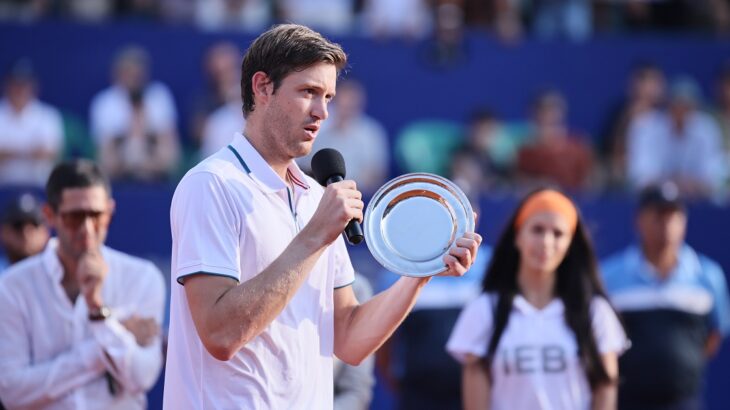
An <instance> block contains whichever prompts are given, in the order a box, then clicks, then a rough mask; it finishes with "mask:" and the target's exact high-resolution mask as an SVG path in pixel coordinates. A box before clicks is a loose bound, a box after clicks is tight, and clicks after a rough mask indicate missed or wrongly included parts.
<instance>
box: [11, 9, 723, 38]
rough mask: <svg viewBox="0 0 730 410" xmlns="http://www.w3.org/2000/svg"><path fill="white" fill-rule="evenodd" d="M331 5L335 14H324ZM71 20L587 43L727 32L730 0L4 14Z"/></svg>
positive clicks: (18, 17) (21, 11)
mask: <svg viewBox="0 0 730 410" xmlns="http://www.w3.org/2000/svg"><path fill="white" fill-rule="evenodd" d="M322 10H327V12H322ZM57 17H60V18H68V19H73V20H78V21H82V22H87V23H101V22H109V21H118V20H127V21H129V20H133V21H154V22H159V23H165V24H193V25H196V26H198V27H200V28H202V29H205V30H246V31H260V30H262V29H264V28H266V27H267V26H269V25H270V24H271V23H273V22H280V21H296V22H299V23H302V24H306V25H308V26H311V27H314V28H317V29H320V30H324V31H326V32H329V33H333V34H363V35H367V36H375V37H404V38H418V37H423V36H427V35H429V34H431V33H433V32H438V31H440V30H446V31H449V30H453V29H454V28H455V27H457V26H458V27H469V28H475V29H481V30H489V31H492V32H494V33H495V34H496V35H497V36H498V37H499V38H501V39H503V40H505V41H510V42H511V41H516V40H519V39H520V38H522V37H523V36H524V35H525V34H534V35H536V36H538V37H541V38H554V37H564V38H569V39H572V40H583V39H585V38H588V37H589V36H591V35H592V34H593V33H595V32H598V33H602V32H609V33H610V32H617V31H640V30H646V29H665V30H666V29H669V30H676V29H687V30H696V31H704V32H709V33H727V32H728V30H729V29H730V5H729V4H728V2H727V1H725V0H695V1H692V0H663V1H652V0H633V1H622V0H558V1H556V0H491V1H478V0H403V1H388V0H193V1H187V0H32V1H19V0H15V1H13V0H6V1H3V2H1V3H0V18H5V19H12V20H21V21H29V22H30V21H37V20H39V19H44V18H57Z"/></svg>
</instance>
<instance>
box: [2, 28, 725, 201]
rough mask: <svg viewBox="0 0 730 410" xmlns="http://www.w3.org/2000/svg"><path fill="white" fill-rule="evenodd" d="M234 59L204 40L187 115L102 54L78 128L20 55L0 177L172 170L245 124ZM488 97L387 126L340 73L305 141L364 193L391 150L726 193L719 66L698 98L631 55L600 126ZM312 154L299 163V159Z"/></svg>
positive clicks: (456, 171) (6, 113) (512, 173)
mask: <svg viewBox="0 0 730 410" xmlns="http://www.w3.org/2000/svg"><path fill="white" fill-rule="evenodd" d="M240 58H241V50H240V49H239V48H238V47H237V46H236V45H234V44H233V43H229V42H221V43H216V44H214V45H212V46H211V47H210V48H209V49H208V50H207V52H206V54H205V57H204V62H203V66H204V67H205V75H206V76H207V78H206V81H205V84H206V88H205V89H202V90H200V91H199V93H198V96H197V97H196V98H195V102H194V109H193V115H192V116H191V118H189V119H183V120H182V121H179V119H178V112H177V108H176V107H177V106H178V104H176V96H175V95H174V92H173V91H172V90H170V88H169V87H168V86H166V85H165V84H164V83H163V82H161V81H157V80H156V79H154V78H151V76H150V69H151V64H152V61H151V57H150V55H148V53H147V52H146V51H145V50H144V49H143V48H141V47H139V46H135V45H130V46H128V47H125V48H123V49H121V50H119V51H118V52H117V53H116V56H115V58H114V61H113V62H112V64H111V67H112V73H111V78H112V82H111V84H110V85H109V86H108V87H107V88H106V89H104V90H99V91H98V93H97V94H96V95H95V96H94V97H93V98H92V99H91V101H90V102H89V107H88V113H89V114H88V124H87V125H86V124H84V123H83V122H81V124H80V125H79V126H77V127H69V126H68V125H67V121H65V119H64V118H62V115H61V113H60V111H59V109H58V108H55V107H52V106H50V105H48V104H45V103H43V102H42V101H41V100H40V99H39V97H38V95H37V91H36V90H37V89H38V87H39V85H41V83H42V81H43V79H42V78H38V77H37V76H36V75H35V71H34V68H33V63H32V62H31V61H30V60H28V59H24V58H21V59H18V60H17V61H16V62H15V63H14V64H13V65H12V66H11V67H9V68H7V69H6V71H5V72H4V73H3V78H4V82H3V84H4V88H3V94H2V100H0V127H1V128H2V129H3V134H4V135H5V136H6V137H7V138H3V139H1V140H0V158H2V160H3V161H2V162H0V185H28V186H41V185H42V184H43V181H45V178H46V177H47V175H48V172H49V170H50V169H51V167H52V165H53V164H54V163H55V162H56V161H57V160H58V159H60V158H64V157H78V156H81V157H84V156H86V157H92V158H95V159H97V160H98V161H99V163H100V164H101V166H102V168H103V169H104V171H105V172H106V173H107V174H108V175H110V177H111V178H112V180H114V181H134V182H174V181H176V180H177V178H179V177H180V176H181V175H182V174H183V173H184V172H185V171H186V170H187V168H189V166H191V165H192V164H194V163H195V162H196V161H198V160H199V159H201V158H203V157H206V156H208V155H210V154H212V153H213V152H215V151H217V150H218V149H220V148H222V147H224V146H226V145H227V144H228V142H229V141H230V139H231V138H232V136H233V134H234V133H235V132H237V131H240V130H242V129H243V126H244V122H245V121H244V118H243V116H242V114H241V97H240V88H239V82H240V81H239V74H238V64H239V61H240ZM178 103H179V101H178ZM498 108H499V107H475V109H474V112H473V113H471V114H465V115H464V116H465V117H469V116H470V118H469V119H468V120H467V121H466V122H465V123H456V122H450V121H435V120H426V121H416V122H414V123H411V124H408V125H407V126H406V127H404V129H403V130H400V131H399V132H398V134H397V135H388V133H387V131H386V130H385V128H384V127H383V126H382V124H381V123H380V122H379V121H378V119H377V118H373V117H371V116H370V115H368V114H367V89H366V88H365V87H364V86H363V84H361V83H360V82H358V80H357V79H355V78H345V79H343V81H341V83H340V84H339V92H338V96H337V98H335V100H334V102H333V104H332V106H331V107H330V120H329V121H327V122H326V123H325V124H326V125H325V127H324V128H323V129H322V130H321V132H320V134H319V135H318V138H317V141H316V143H315V149H314V151H316V150H318V149H320V148H325V147H334V148H337V149H339V150H340V151H341V152H342V153H343V155H344V157H345V158H346V159H347V161H348V176H349V177H352V178H353V179H355V180H357V181H358V183H359V184H360V187H361V188H362V189H363V190H364V191H365V192H366V193H372V192H374V191H375V190H376V189H377V188H378V187H379V186H380V185H382V184H383V183H384V182H385V181H386V180H387V179H388V178H389V177H391V176H392V175H391V174H392V173H393V172H392V169H391V166H390V165H391V157H395V158H394V161H395V163H396V164H397V166H398V169H397V170H396V171H395V172H410V171H428V172H433V173H437V174H441V175H444V176H447V177H450V178H452V179H453V180H455V181H457V183H459V185H461V186H462V188H463V189H464V190H465V191H467V194H468V195H469V196H471V197H473V198H477V197H478V196H479V195H480V193H481V192H484V191H485V190H489V191H492V192H496V191H500V190H501V191H504V190H508V191H509V190H515V189H517V190H520V189H522V188H524V189H529V188H531V187H534V186H537V185H540V184H545V183H550V184H554V185H557V186H559V187H561V188H563V189H565V190H567V191H569V192H574V193H576V192H585V191H589V192H601V191H605V190H620V191H636V190H638V189H641V188H643V187H645V186H647V185H650V184H653V183H659V182H663V181H667V180H671V181H673V182H675V183H676V184H677V185H678V186H679V187H680V190H681V192H682V194H683V195H684V196H685V197H687V198H698V199H710V200H713V201H715V202H719V203H723V202H724V201H725V198H726V196H727V188H728V181H729V179H728V176H729V175H730V174H729V172H728V155H729V153H730V66H728V67H724V68H721V69H720V70H719V74H718V75H717V78H716V79H715V93H714V95H703V93H702V89H701V88H700V86H699V85H698V83H697V81H696V79H694V78H692V77H691V76H687V75H683V76H678V77H674V78H666V76H665V74H664V72H663V71H662V68H660V67H659V66H657V65H654V64H652V63H649V62H646V63H638V64H637V65H636V66H635V67H634V69H633V72H632V73H631V75H630V77H629V78H627V79H626V95H625V98H624V100H623V101H621V102H619V103H618V104H617V105H616V107H615V109H614V110H613V111H611V112H606V113H604V117H605V121H604V122H605V125H604V127H603V130H601V132H600V135H587V133H586V132H584V131H583V130H581V129H579V128H577V127H575V126H574V125H573V124H571V123H570V122H569V121H568V110H569V109H570V101H568V100H567V99H566V97H565V96H564V94H563V93H562V92H561V90H559V89H555V88H549V89H544V90H542V91H540V92H539V93H537V95H535V96H533V98H532V103H531V105H530V106H529V107H525V109H524V112H525V117H524V118H522V119H517V120H515V119H512V120H509V121H508V120H505V119H503V118H501V117H500V115H499V114H498ZM179 124H183V129H179ZM85 130H88V132H86V131H85ZM309 159H310V158H309V157H305V158H302V159H301V160H300V161H299V164H300V166H302V168H304V169H305V170H308V164H309Z"/></svg>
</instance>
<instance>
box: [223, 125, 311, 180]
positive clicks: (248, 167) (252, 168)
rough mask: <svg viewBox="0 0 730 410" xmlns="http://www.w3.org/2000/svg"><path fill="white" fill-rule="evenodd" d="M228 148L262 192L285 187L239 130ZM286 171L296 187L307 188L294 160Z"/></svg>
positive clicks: (302, 173)
mask: <svg viewBox="0 0 730 410" xmlns="http://www.w3.org/2000/svg"><path fill="white" fill-rule="evenodd" d="M229 149H230V150H231V151H232V153H233V154H234V155H235V156H236V161H237V162H240V165H241V166H242V167H243V170H244V172H247V173H248V174H249V175H250V176H251V178H252V179H253V180H254V181H255V182H256V184H257V185H258V186H259V188H260V189H261V190H262V191H263V192H266V193H275V192H279V191H282V190H284V189H286V188H287V183H286V182H285V181H284V180H282V179H281V177H279V175H278V174H277V173H276V172H274V170H273V169H272V168H271V166H270V165H269V164H268V163H267V162H266V160H265V159H264V157H262V156H261V154H259V152H258V151H256V148H254V146H253V145H251V143H250V142H249V141H248V139H246V137H244V136H243V134H241V133H240V132H237V133H236V136H235V138H234V139H233V142H231V145H230V146H229ZM286 172H287V174H288V175H289V178H291V181H292V182H293V183H294V185H296V186H297V187H298V188H301V189H304V190H308V189H309V184H307V182H306V181H307V180H306V178H305V176H304V172H302V170H301V169H300V168H299V166H298V165H297V163H296V162H295V161H291V163H290V164H289V167H288V168H287V170H286Z"/></svg>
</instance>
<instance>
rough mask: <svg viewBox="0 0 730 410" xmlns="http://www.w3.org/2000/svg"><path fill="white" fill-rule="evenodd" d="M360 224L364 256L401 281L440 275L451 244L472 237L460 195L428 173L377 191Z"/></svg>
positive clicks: (468, 212)
mask: <svg viewBox="0 0 730 410" xmlns="http://www.w3.org/2000/svg"><path fill="white" fill-rule="evenodd" d="M364 219H365V221H364V224H363V229H364V234H365V241H366V242H367V245H368V249H370V253H372V254H373V257H375V259H376V260H377V261H378V262H380V264H381V265H383V266H384V267H385V268H386V269H388V270H389V271H391V272H394V273H397V274H399V275H404V276H413V277H426V276H433V275H437V274H439V273H441V272H444V271H445V270H446V265H445V264H444V261H443V257H444V255H446V254H448V252H449V249H450V248H451V247H452V246H453V245H454V242H455V241H456V239H458V238H460V237H462V236H463V235H464V233H466V232H474V213H473V212H472V208H471V204H470V203H469V200H468V199H467V197H466V195H465V194H464V192H463V191H462V190H461V189H460V188H459V187H458V186H456V185H455V184H454V183H453V182H451V181H449V180H448V179H446V178H443V177H440V176H438V175H434V174H428V173H412V174H405V175H402V176H399V177H397V178H395V179H392V180H391V181H389V182H387V183H386V184H385V185H383V186H382V187H380V189H378V191H377V192H375V195H373V198H372V199H371V200H370V203H369V204H368V207H367V209H366V210H365V218H364Z"/></svg>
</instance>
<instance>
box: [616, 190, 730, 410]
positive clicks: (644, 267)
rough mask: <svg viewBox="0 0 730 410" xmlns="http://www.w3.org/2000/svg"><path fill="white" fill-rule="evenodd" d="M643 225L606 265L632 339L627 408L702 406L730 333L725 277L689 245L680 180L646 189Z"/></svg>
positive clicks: (623, 399) (622, 395) (626, 369)
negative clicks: (707, 379)
mask: <svg viewBox="0 0 730 410" xmlns="http://www.w3.org/2000/svg"><path fill="white" fill-rule="evenodd" d="M636 228H637V231H638V236H639V242H638V243H637V244H634V245H631V246H629V247H628V248H627V249H625V250H624V251H622V252H620V253H618V254H616V255H614V256H612V257H610V258H609V259H607V260H606V261H605V262H604V263H603V264H602V271H603V274H604V279H605V284H606V287H607V290H608V293H609V295H610V297H611V302H612V303H613V305H614V307H615V308H616V309H617V310H618V311H619V313H620V314H621V316H622V319H623V321H624V325H625V328H626V331H627V333H628V336H629V339H630V340H631V343H632V347H631V349H629V350H628V351H627V352H626V353H625V354H624V355H623V356H621V358H620V360H619V368H620V371H621V376H622V377H621V379H622V380H621V384H620V386H619V408H620V409H622V410H623V409H629V410H631V409H642V410H653V409H672V410H674V409H683V410H684V409H699V408H702V402H701V398H700V396H701V390H702V375H703V371H704V368H705V364H706V362H707V360H708V359H709V358H711V357H712V356H713V355H714V354H715V353H716V352H717V350H718V348H719V347H720V343H721V341H722V338H723V337H724V336H726V335H727V334H728V331H730V303H729V302H728V289H727V283H726V279H725V275H724V273H723V271H722V268H721V267H720V266H719V265H718V264H717V263H715V262H714V261H712V260H710V259H709V258H707V257H705V256H703V255H701V254H699V253H697V252H696V251H695V250H694V249H692V247H690V246H689V245H688V244H687V243H685V232H686V228H687V211H686V208H685V206H684V204H683V202H682V200H681V198H680V196H679V189H678V188H677V186H676V185H674V184H673V183H664V184H661V185H655V186H649V187H647V188H645V189H644V190H643V191H642V192H641V193H640V195H639V204H638V211H637V215H636Z"/></svg>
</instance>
